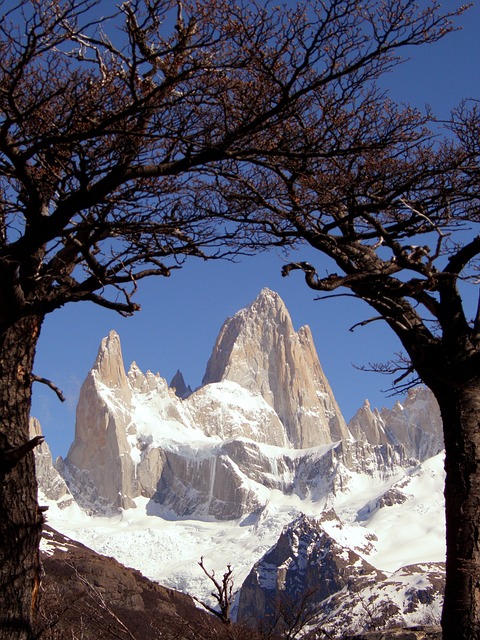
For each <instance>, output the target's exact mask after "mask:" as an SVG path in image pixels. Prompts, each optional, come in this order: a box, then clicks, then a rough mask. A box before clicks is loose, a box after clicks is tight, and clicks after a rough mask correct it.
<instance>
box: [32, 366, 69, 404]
mask: <svg viewBox="0 0 480 640" xmlns="http://www.w3.org/2000/svg"><path fill="white" fill-rule="evenodd" d="M30 379H31V380H32V382H41V383H42V384H46V385H47V387H50V389H51V390H52V391H54V392H55V393H56V394H57V397H58V399H59V400H60V402H65V396H64V395H63V393H62V391H61V389H59V388H58V387H57V386H56V385H55V384H54V383H53V382H52V381H51V380H48V379H47V378H42V377H40V376H36V375H35V374H34V373H31V374H30Z"/></svg>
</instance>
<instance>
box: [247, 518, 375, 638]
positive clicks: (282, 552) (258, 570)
mask: <svg viewBox="0 0 480 640" xmlns="http://www.w3.org/2000/svg"><path fill="white" fill-rule="evenodd" d="M383 579H385V575H384V574H383V573H381V572H380V571H377V570H376V569H375V567H373V566H372V565H370V564H369V563H368V562H366V561H365V560H363V559H362V558H361V557H360V556H359V555H358V554H356V553H355V552H354V551H352V550H351V549H345V548H342V547H341V546H340V545H339V544H338V543H337V542H335V540H334V539H333V538H332V537H331V536H330V535H329V534H328V533H327V532H326V531H325V530H324V529H323V528H322V526H321V524H320V523H319V522H318V521H316V520H314V519H313V518H307V517H306V516H300V517H299V518H298V519H297V520H295V521H294V522H292V523H291V524H289V525H288V526H287V527H285V528H284V530H283V531H282V533H281V535H280V537H279V539H278V542H277V543H276V545H275V546H274V547H273V548H272V549H270V551H268V552H267V553H266V554H265V555H264V556H263V558H262V559H261V560H259V561H258V562H257V563H255V565H254V567H253V569H252V570H251V572H250V574H249V575H248V577H247V579H246V580H245V581H244V583H243V585H242V588H241V590H240V597H239V603H238V614H237V619H238V620H239V621H240V622H244V623H248V621H249V620H250V621H251V620H259V619H262V620H263V622H264V624H265V625H266V627H267V628H268V627H272V628H277V630H282V628H283V629H285V628H289V627H290V624H291V623H294V622H295V621H296V620H297V619H299V620H302V619H303V620H305V621H307V620H308V621H311V620H312V616H313V615H314V614H315V612H316V611H317V610H318V609H319V607H320V605H321V603H324V601H325V600H327V599H328V598H330V597H331V596H333V595H334V594H336V593H338V592H340V591H342V590H344V589H345V587H348V586H349V585H351V584H352V583H353V582H354V583H355V585H356V588H357V589H358V590H360V589H363V588H364V587H366V586H367V585H369V584H373V583H375V582H378V581H379V580H383ZM279 619H280V625H279V623H278V621H279ZM278 627H280V628H278Z"/></svg>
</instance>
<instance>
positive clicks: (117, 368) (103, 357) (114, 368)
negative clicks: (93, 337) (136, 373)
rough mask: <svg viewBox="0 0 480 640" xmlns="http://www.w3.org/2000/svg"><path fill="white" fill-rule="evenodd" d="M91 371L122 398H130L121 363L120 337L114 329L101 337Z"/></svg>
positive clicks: (123, 367)
mask: <svg viewBox="0 0 480 640" xmlns="http://www.w3.org/2000/svg"><path fill="white" fill-rule="evenodd" d="M92 372H94V374H95V377H96V379H97V380H98V381H99V382H101V383H103V384H105V385H106V386H107V387H109V388H110V389H112V390H113V391H115V392H116V393H117V394H120V395H121V396H122V397H123V399H124V400H129V399H130V396H131V393H130V389H129V386H128V380H127V375H126V373H125V366H124V364H123V355H122V346H121V344H120V337H119V335H118V334H117V333H116V332H115V331H113V330H112V331H110V333H109V334H108V336H107V337H106V338H103V340H102V342H101V344H100V348H99V350H98V354H97V358H96V360H95V363H94V365H93V368H92Z"/></svg>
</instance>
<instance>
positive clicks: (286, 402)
mask: <svg viewBox="0 0 480 640" xmlns="http://www.w3.org/2000/svg"><path fill="white" fill-rule="evenodd" d="M224 380H229V381H232V382H236V383H238V384H239V385H240V386H241V387H242V388H244V389H247V390H249V391H251V392H252V393H258V394H260V395H261V396H262V397H263V398H264V399H265V401H266V402H267V403H268V404H269V405H270V406H271V407H272V408H273V409H274V410H275V412H276V414H277V415H278V417H279V419H280V421H281V422H282V424H283V425H284V428H285V431H286V435H287V438H288V440H289V442H290V444H291V446H293V447H295V448H299V449H301V448H306V447H313V446H318V445H321V444H326V443H329V442H333V441H335V440H341V439H343V438H348V437H349V436H350V434H349V432H348V429H347V426H346V424H345V421H344V419H343V416H342V413H341V411H340V409H339V407H338V405H337V402H336V400H335V397H334V395H333V392H332V390H331V388H330V385H329V383H328V381H327V379H326V377H325V374H324V373H323V370H322V368H321V366H320V362H319V360H318V356H317V353H316V350H315V346H314V343H313V338H312V334H311V331H310V329H309V328H308V327H307V326H305V327H302V328H301V329H300V330H299V331H298V333H297V332H295V330H294V328H293V325H292V321H291V318H290V315H289V314H288V311H287V309H286V307H285V305H284V303H283V301H282V300H281V298H280V296H279V295H278V294H276V293H274V292H273V291H270V290H269V289H263V290H262V291H261V292H260V294H259V296H258V297H257V299H256V300H255V301H254V302H253V303H252V304H251V305H250V306H249V307H248V308H246V309H242V310H241V311H239V312H238V313H237V314H235V315H234V316H233V317H232V318H229V319H228V320H227V321H226V322H225V324H224V325H223V327H222V329H221V331H220V334H219V336H218V338H217V341H216V343H215V346H214V348H213V352H212V355H211V357H210V360H209V362H208V364H207V369H206V373H205V376H204V378H203V384H204V385H205V384H209V383H212V382H220V381H224Z"/></svg>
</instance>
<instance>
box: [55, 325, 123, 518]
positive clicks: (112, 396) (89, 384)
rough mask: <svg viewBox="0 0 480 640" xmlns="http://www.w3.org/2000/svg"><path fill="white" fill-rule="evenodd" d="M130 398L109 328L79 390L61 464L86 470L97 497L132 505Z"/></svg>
mask: <svg viewBox="0 0 480 640" xmlns="http://www.w3.org/2000/svg"><path fill="white" fill-rule="evenodd" d="M131 399H132V391H131V388H130V386H129V383H128V378H127V376H126V373H125V368H124V365H123V357H122V351H121V346H120V339H119V337H118V335H117V334H116V333H115V332H114V331H111V332H110V333H109V335H108V337H107V338H104V339H103V340H102V344H101V345H100V349H99V351H98V355H97V359H96V360H95V363H94V365H93V368H92V369H91V371H90V372H89V373H88V375H87V377H86V379H85V381H84V383H83V385H82V387H81V389H80V397H79V401H78V405H77V412H76V423H75V440H74V442H73V444H72V446H71V447H70V450H69V452H68V456H67V459H66V464H67V465H69V466H73V467H76V468H77V469H80V470H82V471H83V472H86V473H87V474H88V475H89V478H90V481H91V482H92V483H93V485H94V486H95V487H97V489H98V493H99V495H100V496H101V497H102V498H104V499H105V500H107V501H108V502H110V503H111V504H112V505H116V506H119V507H123V508H128V507H131V506H134V505H133V503H132V500H131V496H132V495H135V491H134V490H133V487H132V478H133V476H134V474H133V462H132V459H131V457H130V455H129V453H130V449H131V446H130V444H129V442H128V435H129V426H130V421H131Z"/></svg>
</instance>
